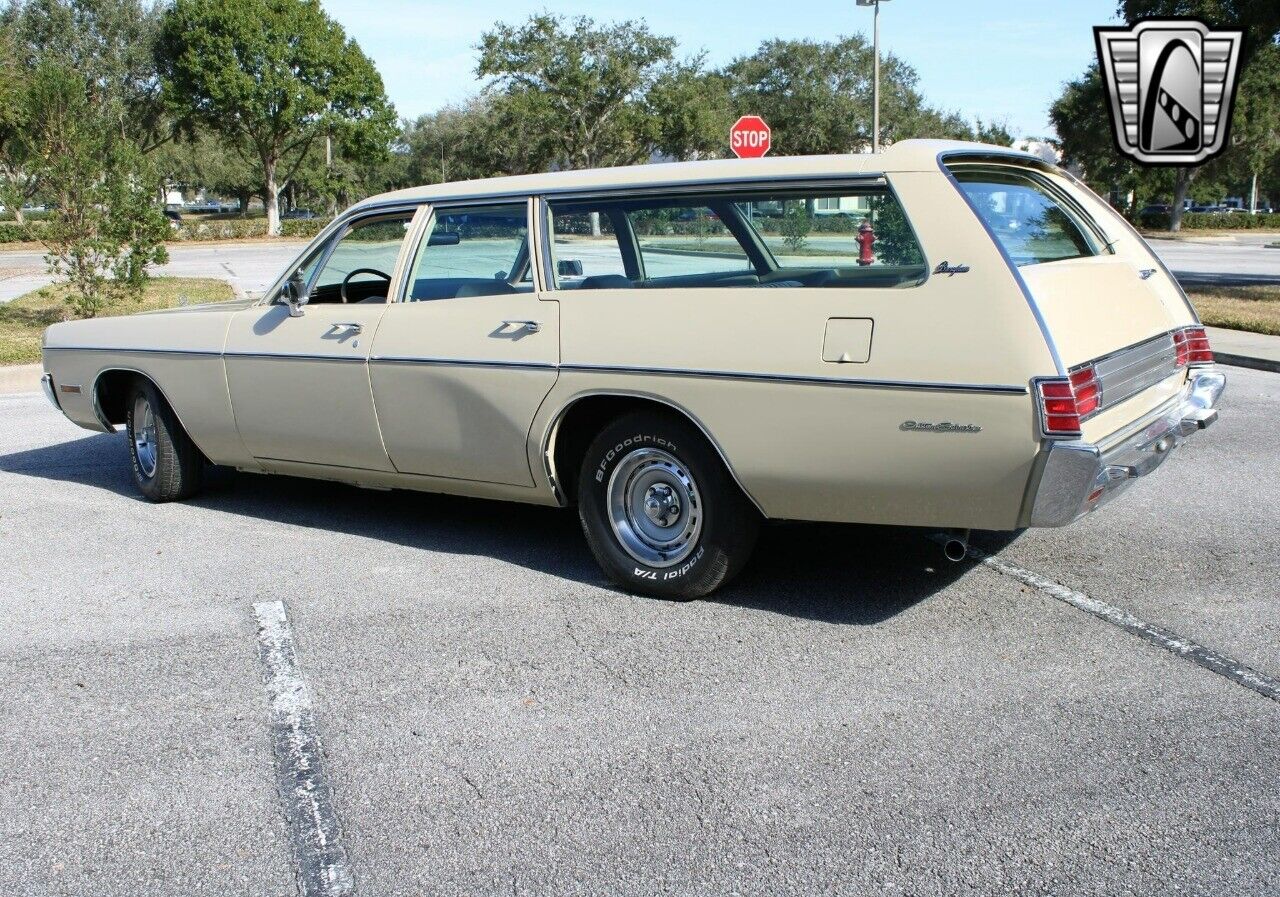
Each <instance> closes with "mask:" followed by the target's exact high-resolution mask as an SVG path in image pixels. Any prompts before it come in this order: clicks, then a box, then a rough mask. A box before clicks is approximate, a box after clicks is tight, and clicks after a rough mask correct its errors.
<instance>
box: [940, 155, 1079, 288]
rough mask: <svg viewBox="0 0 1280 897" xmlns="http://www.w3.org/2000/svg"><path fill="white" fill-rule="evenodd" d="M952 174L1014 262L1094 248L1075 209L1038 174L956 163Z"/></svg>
mask: <svg viewBox="0 0 1280 897" xmlns="http://www.w3.org/2000/svg"><path fill="white" fill-rule="evenodd" d="M952 174H954V175H955V178H956V180H957V181H959V182H960V189H961V190H963V191H964V193H965V195H966V196H968V197H969V201H970V202H971V203H973V206H974V208H975V209H976V210H977V212H978V215H979V216H980V217H981V218H982V220H983V221H984V222H986V225H987V227H989V228H990V229H991V232H992V233H993V234H995V237H996V240H997V241H999V243H1000V245H1001V246H1002V247H1004V251H1005V252H1007V253H1008V254H1009V257H1010V258H1011V259H1012V260H1013V263H1014V264H1015V265H1019V266H1021V265H1037V264H1041V263H1043V262H1058V261H1062V260H1063V259H1074V258H1084V257H1086V256H1091V255H1097V254H1098V246H1097V244H1096V243H1095V242H1094V240H1093V239H1091V237H1090V232H1089V228H1088V226H1087V225H1086V224H1085V222H1084V221H1083V220H1082V219H1081V218H1080V215H1079V213H1078V212H1076V211H1075V210H1074V209H1072V208H1070V207H1069V206H1068V205H1067V204H1066V203H1065V202H1064V201H1063V200H1062V199H1060V198H1059V197H1058V196H1056V195H1055V194H1054V193H1053V192H1052V191H1051V190H1050V189H1049V188H1048V187H1047V186H1046V185H1045V184H1043V183H1042V182H1041V181H1040V180H1039V179H1038V178H1035V177H1033V176H1031V175H1027V174H1021V173H1019V172H1016V171H995V170H991V169H978V168H975V169H966V168H956V169H953V171H952Z"/></svg>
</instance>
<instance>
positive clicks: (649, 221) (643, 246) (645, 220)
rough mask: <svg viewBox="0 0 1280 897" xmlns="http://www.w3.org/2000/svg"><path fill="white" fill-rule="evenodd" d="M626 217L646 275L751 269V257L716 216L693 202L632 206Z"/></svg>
mask: <svg viewBox="0 0 1280 897" xmlns="http://www.w3.org/2000/svg"><path fill="white" fill-rule="evenodd" d="M629 217H630V219H631V227H632V229H633V230H634V231H635V234H636V241H637V242H638V244H639V246H640V255H641V257H642V258H643V259H644V269H645V273H646V274H647V275H648V276H649V277H650V278H655V279H659V280H660V279H661V278H664V277H686V276H697V275H702V274H726V273H737V274H747V273H749V272H751V271H752V265H751V259H749V258H748V257H747V253H746V252H745V251H744V250H743V248H742V244H741V243H739V242H738V239H737V238H736V237H735V236H734V235H733V233H732V232H731V231H730V230H729V229H728V228H727V227H725V223H724V221H722V220H721V218H720V215H719V214H718V213H717V212H716V211H715V210H714V209H711V208H709V207H708V206H705V205H702V204H701V203H699V202H697V201H694V202H690V203H688V204H687V205H686V204H685V203H680V204H678V205H676V204H673V205H669V206H660V207H657V208H645V209H636V210H634V211H632V212H631V214H630V216H629Z"/></svg>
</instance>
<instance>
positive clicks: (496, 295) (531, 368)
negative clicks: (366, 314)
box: [369, 199, 560, 487]
mask: <svg viewBox="0 0 1280 897" xmlns="http://www.w3.org/2000/svg"><path fill="white" fill-rule="evenodd" d="M532 267H533V266H532V264H531V259H530V240H529V202H528V200H524V199H521V200H516V201H505V202H501V203H469V204H465V205H456V206H444V207H437V208H435V209H433V210H432V212H431V214H430V218H429V220H428V221H427V223H426V225H425V226H424V228H423V231H422V235H421V236H420V237H419V238H418V241H417V245H416V248H415V251H414V256H413V260H412V262H410V263H409V266H408V268H407V270H406V278H405V280H406V282H405V285H404V287H403V288H402V289H401V290H400V293H399V295H398V296H397V297H396V298H397V301H395V302H393V303H392V304H391V305H390V306H388V307H387V313H386V317H385V318H384V319H383V322H382V326H381V327H380V328H379V329H378V335H377V338H376V339H375V340H374V342H373V355H372V357H371V359H370V366H369V375H370V381H371V383H372V386H373V395H374V400H375V402H376V405H377V413H378V423H379V425H380V427H381V432H382V439H383V441H384V443H385V444H386V447H387V453H388V455H389V456H390V458H391V462H392V463H393V464H394V465H395V469H396V470H398V471H400V472H401V473H412V474H419V475H423V476H433V477H447V478H449V479H461V480H473V481H481V482H487V483H502V484H507V485H512V486H530V487H531V486H533V474H532V472H531V471H530V469H529V459H528V453H527V451H526V439H527V436H528V433H529V426H530V424H531V423H532V421H533V416H534V414H535V413H536V412H537V410H538V407H539V406H540V405H541V404H542V400H543V399H544V398H546V395H547V393H548V392H549V391H550V390H551V387H552V386H553V385H554V384H555V381H556V374H557V364H558V362H559V360H560V323H559V317H558V311H559V306H558V305H557V304H556V303H555V302H554V301H544V300H542V299H540V297H539V294H538V291H537V289H536V288H535V285H534V280H533V271H532Z"/></svg>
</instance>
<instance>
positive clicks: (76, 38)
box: [4, 0, 172, 153]
mask: <svg viewBox="0 0 1280 897" xmlns="http://www.w3.org/2000/svg"><path fill="white" fill-rule="evenodd" d="M4 15H5V17H6V18H7V19H8V20H9V21H10V24H11V28H12V34H13V40H14V44H15V50H16V52H17V55H18V59H19V62H20V64H21V65H22V66H23V67H24V68H25V69H26V70H27V71H34V69H35V68H36V66H38V65H39V64H40V63H42V62H55V63H57V64H58V65H60V66H62V67H63V68H65V69H67V70H68V71H74V72H77V73H78V74H79V75H80V76H82V77H83V79H84V82H85V88H86V90H88V91H89V92H90V94H91V100H92V103H93V105H94V107H95V108H99V109H111V110H112V114H114V115H116V116H117V122H116V127H117V129H118V131H119V134H120V136H121V137H122V138H124V139H126V140H129V141H131V142H132V143H133V144H134V145H135V146H136V147H137V148H138V149H139V150H141V151H142V152H144V153H145V152H150V151H151V150H152V149H154V148H155V147H157V146H159V145H160V144H162V143H164V142H165V141H167V140H168V139H169V138H170V137H171V136H172V129H171V128H170V127H169V122H168V119H167V117H166V115H165V110H164V105H163V102H162V99H161V96H160V78H159V75H158V73H157V71H156V64H155V48H156V40H157V37H158V35H159V28H160V7H159V6H158V5H156V4H154V3H144V2H143V0H14V2H11V3H10V5H9V7H8V9H7V10H6V11H5V13H4Z"/></svg>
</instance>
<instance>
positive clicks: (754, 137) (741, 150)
mask: <svg viewBox="0 0 1280 897" xmlns="http://www.w3.org/2000/svg"><path fill="white" fill-rule="evenodd" d="M772 140H773V132H772V131H770V130H769V126H768V125H767V124H765V122H764V119H763V118H761V117H760V116H758V115H744V116H742V118H740V119H738V120H737V121H736V122H734V123H733V127H732V128H730V129H729V149H731V150H733V154H734V155H735V156H737V157H738V158H739V159H759V158H760V157H761V156H763V155H764V154H765V153H767V152H769V146H770V144H771V143H772Z"/></svg>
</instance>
